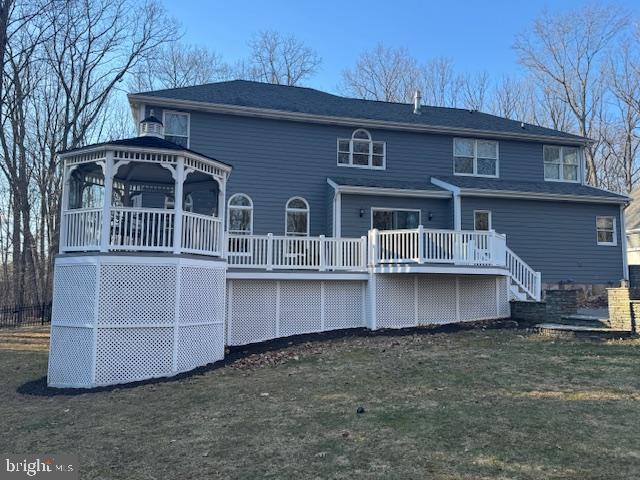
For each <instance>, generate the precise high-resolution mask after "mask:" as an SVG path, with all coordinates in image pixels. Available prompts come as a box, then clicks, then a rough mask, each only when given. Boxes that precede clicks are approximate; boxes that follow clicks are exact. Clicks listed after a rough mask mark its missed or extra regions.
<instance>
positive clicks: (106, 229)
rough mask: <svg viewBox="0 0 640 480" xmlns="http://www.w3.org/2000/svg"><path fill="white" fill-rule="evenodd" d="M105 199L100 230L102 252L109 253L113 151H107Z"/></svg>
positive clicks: (104, 172) (105, 161)
mask: <svg viewBox="0 0 640 480" xmlns="http://www.w3.org/2000/svg"><path fill="white" fill-rule="evenodd" d="M103 174H104V199H103V201H102V228H101V230H100V251H101V252H108V251H109V237H110V233H111V201H112V197H113V151H112V150H109V151H107V153H106V155H105V160H104V171H103Z"/></svg>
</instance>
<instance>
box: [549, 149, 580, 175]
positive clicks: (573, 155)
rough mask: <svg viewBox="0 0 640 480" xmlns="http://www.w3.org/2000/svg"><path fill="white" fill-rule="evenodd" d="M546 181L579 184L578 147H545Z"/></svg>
mask: <svg viewBox="0 0 640 480" xmlns="http://www.w3.org/2000/svg"><path fill="white" fill-rule="evenodd" d="M543 155H544V179H545V180H550V181H557V182H578V181H579V178H578V177H579V175H578V174H579V161H578V149H577V148H576V147H560V146H556V145H545V146H544V152H543Z"/></svg>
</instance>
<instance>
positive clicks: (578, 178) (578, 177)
mask: <svg viewBox="0 0 640 480" xmlns="http://www.w3.org/2000/svg"><path fill="white" fill-rule="evenodd" d="M546 147H558V148H560V163H559V164H558V165H560V174H561V175H562V177H564V168H562V167H563V166H564V149H565V148H571V149H574V148H575V149H576V150H577V151H578V154H577V161H578V163H576V167H577V171H576V179H575V180H565V179H564V178H547V175H546V173H545V170H544V166H545V164H546V163H553V162H545V161H544V149H545V148H546ZM554 165H555V164H554ZM568 165H571V164H568ZM582 171H583V168H582V149H581V148H579V147H571V146H567V145H543V146H542V175H543V176H544V181H545V182H562V183H583V184H584V182H583V181H582Z"/></svg>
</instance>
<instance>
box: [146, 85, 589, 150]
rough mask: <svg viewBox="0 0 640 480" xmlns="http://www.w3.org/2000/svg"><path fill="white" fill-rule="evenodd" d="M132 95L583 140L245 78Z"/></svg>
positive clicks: (476, 115) (453, 111) (474, 116)
mask: <svg viewBox="0 0 640 480" xmlns="http://www.w3.org/2000/svg"><path fill="white" fill-rule="evenodd" d="M135 95H140V96H146V97H158V98H163V99H171V100H184V101H194V102H203V103H211V104H219V105H233V106H240V107H252V108H260V109H269V110H279V111H282V112H291V113H304V114H310V115H320V116H325V117H340V118H353V119H362V120H376V121H384V122H397V123H404V124H412V125H423V126H431V127H440V128H451V129H469V130H478V131H486V132H496V134H499V133H507V134H513V135H537V136H546V137H555V138H558V137H561V138H566V139H567V140H572V141H573V142H583V141H586V139H584V138H583V137H579V136H577V135H572V134H570V133H566V132H561V131H558V130H552V129H549V128H544V127H539V126H536V125H530V124H526V123H521V122H519V121H516V120H510V119H507V118H502V117H497V116H495V115H490V114H487V113H482V112H479V111H475V110H473V111H472V110H465V109H460V108H446V107H431V106H422V107H421V114H420V115H416V114H414V113H413V105H411V104H406V103H392V102H382V101H375V100H362V99H357V98H347V97H341V96H338V95H333V94H330V93H327V92H322V91H320V90H315V89H312V88H303V87H289V86H285V85H273V84H269V83H261V82H252V81H247V80H231V81H227V82H217V83H208V84H205V85H196V86H192V87H183V88H172V89H166V90H155V91H151V92H141V93H138V94H135ZM135 95H134V96H135Z"/></svg>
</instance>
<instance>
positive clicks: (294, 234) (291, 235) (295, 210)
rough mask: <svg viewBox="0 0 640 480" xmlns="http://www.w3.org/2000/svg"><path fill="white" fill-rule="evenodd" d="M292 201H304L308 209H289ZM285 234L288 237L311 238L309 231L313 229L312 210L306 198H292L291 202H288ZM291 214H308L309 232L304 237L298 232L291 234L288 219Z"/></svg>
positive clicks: (285, 209)
mask: <svg viewBox="0 0 640 480" xmlns="http://www.w3.org/2000/svg"><path fill="white" fill-rule="evenodd" d="M292 200H302V201H303V202H304V204H305V205H306V208H290V207H289V203H291V201H292ZM284 205H285V207H284V234H285V236H287V237H302V236H305V237H308V236H309V231H310V228H311V209H310V208H309V202H307V200H306V199H305V198H304V197H298V196H295V197H291V198H290V199H289V200H287V203H285V204H284ZM289 212H296V213H300V212H305V213H306V214H307V232H306V233H305V234H304V235H302V234H300V233H298V232H291V233H289V231H288V230H287V228H288V226H289V222H287V218H288V217H289Z"/></svg>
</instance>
